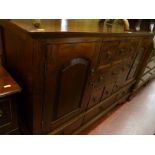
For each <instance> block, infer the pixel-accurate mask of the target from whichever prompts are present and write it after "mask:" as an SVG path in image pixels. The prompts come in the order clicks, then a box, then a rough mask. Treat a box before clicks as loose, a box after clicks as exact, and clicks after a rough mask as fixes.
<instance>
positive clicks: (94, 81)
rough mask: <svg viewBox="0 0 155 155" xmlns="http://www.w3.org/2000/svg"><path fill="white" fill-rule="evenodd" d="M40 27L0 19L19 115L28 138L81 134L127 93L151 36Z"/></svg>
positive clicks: (55, 23)
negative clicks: (17, 87)
mask: <svg viewBox="0 0 155 155" xmlns="http://www.w3.org/2000/svg"><path fill="white" fill-rule="evenodd" d="M80 22H81V21H80ZM41 23H42V24H41V26H40V28H39V29H36V28H35V27H34V26H33V25H32V23H31V22H30V21H29V20H13V21H6V20H1V21H0V25H1V27H2V28H3V31H4V43H5V53H6V57H7V61H6V64H7V65H6V67H7V70H8V71H9V72H10V73H11V75H13V77H14V78H15V79H16V80H17V81H18V83H19V84H20V86H21V87H22V88H23V91H22V94H21V102H22V104H21V105H20V107H19V108H20V113H21V115H20V117H21V118H22V120H23V122H24V123H25V124H26V125H27V127H28V130H29V132H30V134H79V133H80V132H81V131H82V130H83V129H85V128H86V127H88V126H89V125H90V124H92V123H93V122H94V121H96V120H97V119H98V118H100V117H101V116H103V115H104V114H105V113H106V112H108V111H109V110H110V109H112V108H113V107H114V106H115V105H116V104H119V103H122V102H125V101H126V100H127V99H128V97H129V96H130V95H131V92H132V90H133V87H134V86H135V84H136V82H137V80H138V78H139V74H140V73H141V72H142V70H143V69H144V68H145V66H146V63H145V62H146V61H147V60H148V58H149V56H150V54H151V52H150V49H151V48H152V39H153V34H149V33H145V32H141V33H127V32H122V33H120V32H119V31H118V32H117V31H116V30H115V32H111V33H108V32H103V30H101V29H100V28H99V27H98V26H97V25H96V26H95V24H94V25H93V26H92V27H91V26H90V25H89V24H88V25H87V24H86V23H85V24H86V25H85V24H83V25H82V24H79V23H78V22H77V21H76V22H74V20H69V23H68V24H67V25H65V26H66V27H65V29H64V27H63V25H61V21H59V20H42V21H41Z"/></svg>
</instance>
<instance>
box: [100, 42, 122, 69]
mask: <svg viewBox="0 0 155 155" xmlns="http://www.w3.org/2000/svg"><path fill="white" fill-rule="evenodd" d="M119 43H120V41H117V40H114V41H104V42H103V45H102V49H101V53H100V56H99V57H100V59H99V66H102V65H107V64H111V63H112V62H113V60H114V58H115V54H116V50H117V48H118V46H119Z"/></svg>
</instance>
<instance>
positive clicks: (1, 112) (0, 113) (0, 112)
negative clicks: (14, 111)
mask: <svg viewBox="0 0 155 155" xmlns="http://www.w3.org/2000/svg"><path fill="white" fill-rule="evenodd" d="M2 116H3V111H2V110H1V109H0V117H2Z"/></svg>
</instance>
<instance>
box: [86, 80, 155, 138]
mask: <svg viewBox="0 0 155 155" xmlns="http://www.w3.org/2000/svg"><path fill="white" fill-rule="evenodd" d="M154 133H155V80H153V81H151V82H150V83H149V84H148V85H147V86H145V87H144V88H143V89H142V90H140V92H139V93H138V94H137V95H136V96H135V97H134V98H133V99H132V100H131V101H130V102H127V103H125V104H123V105H122V106H120V107H119V108H118V107H117V108H116V109H115V110H114V111H113V112H111V114H110V115H109V116H105V117H104V118H102V119H101V120H99V121H98V123H97V124H95V125H93V126H91V127H90V128H89V129H87V130H85V131H84V133H83V134H89V135H153V134H154Z"/></svg>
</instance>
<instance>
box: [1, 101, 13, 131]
mask: <svg viewBox="0 0 155 155" xmlns="http://www.w3.org/2000/svg"><path fill="white" fill-rule="evenodd" d="M11 109H12V108H11V100H10V99H0V128H1V126H5V125H7V124H8V123H10V122H11V117H12V110H11Z"/></svg>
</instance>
